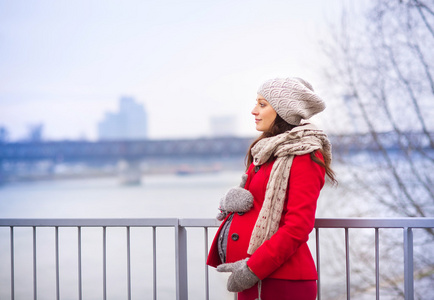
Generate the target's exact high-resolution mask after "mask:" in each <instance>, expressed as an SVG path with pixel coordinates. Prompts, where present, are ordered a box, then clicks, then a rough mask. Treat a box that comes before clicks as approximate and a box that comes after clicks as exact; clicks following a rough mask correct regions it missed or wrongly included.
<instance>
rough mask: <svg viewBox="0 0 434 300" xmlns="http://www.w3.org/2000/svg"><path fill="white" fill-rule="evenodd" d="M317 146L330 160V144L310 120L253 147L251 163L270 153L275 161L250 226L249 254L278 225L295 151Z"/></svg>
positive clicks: (303, 151) (307, 151)
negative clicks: (254, 219) (263, 198)
mask: <svg viewBox="0 0 434 300" xmlns="http://www.w3.org/2000/svg"><path fill="white" fill-rule="evenodd" d="M318 149H322V151H323V152H324V156H325V157H328V158H330V160H331V144H330V142H329V140H328V138H327V135H326V134H325V133H324V132H323V131H322V130H320V129H318V128H317V127H316V126H314V125H313V124H310V123H304V124H302V125H300V126H297V127H295V128H294V129H292V130H290V131H287V132H284V133H281V134H279V135H276V136H273V137H270V138H264V139H262V140H260V141H259V142H258V143H256V145H255V146H254V147H253V148H252V150H251V152H252V155H253V164H254V165H256V166H257V165H262V164H264V163H265V162H267V161H268V159H269V158H270V157H271V155H274V156H275V157H276V161H275V162H274V164H273V167H272V169H271V173H270V179H269V180H268V184H267V188H266V191H265V200H264V203H263V205H262V208H261V211H260V212H259V216H258V219H257V220H256V224H255V227H254V228H253V232H252V236H251V238H250V244H249V248H248V250H247V253H248V254H253V253H254V252H255V251H256V249H258V248H259V246H261V245H262V244H263V243H264V242H265V241H266V240H268V239H270V237H271V236H272V235H273V234H275V233H276V231H277V229H278V228H279V223H280V218H281V216H282V211H283V204H284V202H285V197H286V190H287V185H288V177H289V174H290V171H291V165H292V161H293V159H294V155H303V154H307V153H311V152H313V151H315V150H318Z"/></svg>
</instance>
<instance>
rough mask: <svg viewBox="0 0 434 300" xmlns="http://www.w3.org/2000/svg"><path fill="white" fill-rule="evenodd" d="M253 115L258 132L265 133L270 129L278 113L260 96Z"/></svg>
mask: <svg viewBox="0 0 434 300" xmlns="http://www.w3.org/2000/svg"><path fill="white" fill-rule="evenodd" d="M252 115H254V116H255V123H256V130H258V131H262V132H264V131H267V130H268V129H270V127H271V125H272V124H273V122H274V120H275V119H276V116H277V113H276V111H275V110H274V109H273V108H272V107H271V105H270V104H269V103H268V101H267V100H265V98H264V97H262V96H261V95H259V94H258V97H257V98H256V105H255V107H254V108H253V110H252Z"/></svg>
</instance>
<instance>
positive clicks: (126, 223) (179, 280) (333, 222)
mask: <svg viewBox="0 0 434 300" xmlns="http://www.w3.org/2000/svg"><path fill="white" fill-rule="evenodd" d="M218 225H219V222H218V221H216V220H215V219H176V218H167V219H164V218H163V219H161V218H158V219H0V228H1V227H9V228H10V233H9V235H10V282H11V284H10V295H11V299H12V300H14V299H15V249H14V244H15V240H14V239H15V237H14V235H15V234H14V230H15V228H16V227H30V228H32V229H33V230H32V237H33V238H32V240H33V249H32V253H33V260H32V261H33V274H32V277H33V299H35V300H36V299H37V297H38V290H37V288H38V285H37V274H38V273H37V262H36V261H37V247H36V241H37V234H36V229H37V228H39V227H52V228H54V229H55V231H54V232H55V269H56V271H55V274H56V276H55V280H56V299H60V288H59V282H60V265H59V228H63V227H75V228H77V245H78V249H77V252H78V255H77V257H78V298H79V299H80V300H81V299H82V298H83V295H82V284H83V279H82V228H84V227H99V228H102V229H103V253H102V255H103V299H104V300H105V299H107V292H106V291H107V277H106V274H107V230H106V229H107V228H111V227H123V228H126V234H127V241H126V243H127V245H126V248H127V286H128V288H127V293H128V295H127V299H131V255H130V252H131V248H130V244H131V235H130V228H131V227H150V228H152V256H153V264H152V265H153V283H152V284H153V287H152V290H153V299H157V276H156V274H157V265H156V257H157V251H156V228H159V227H172V228H174V231H175V265H176V266H175V272H176V299H178V300H184V299H188V280H187V278H188V273H187V228H189V227H199V228H203V229H204V240H205V246H204V249H203V251H204V254H205V257H207V254H208V249H209V246H208V239H209V236H208V233H209V232H208V229H209V228H210V227H218ZM323 228H341V229H344V230H345V257H346V259H345V265H346V291H347V299H350V296H351V295H350V286H351V280H350V279H351V278H350V253H349V236H350V235H349V229H350V228H371V229H374V230H375V270H376V275H375V276H376V279H375V281H376V299H379V297H380V295H379V290H380V288H379V286H380V276H379V229H381V228H401V229H403V247H404V291H405V299H406V300H410V299H413V298H414V279H413V228H425V229H428V228H434V218H399V219H367V218H351V219H317V220H316V222H315V237H316V238H315V242H316V262H317V269H318V300H320V299H321V261H320V230H321V229H323ZM204 274H205V276H204V281H205V296H204V298H205V299H209V277H208V267H207V266H206V265H205V263H204Z"/></svg>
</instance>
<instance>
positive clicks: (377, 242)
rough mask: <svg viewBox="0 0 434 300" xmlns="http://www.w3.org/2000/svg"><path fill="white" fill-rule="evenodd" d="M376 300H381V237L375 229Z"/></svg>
mask: <svg viewBox="0 0 434 300" xmlns="http://www.w3.org/2000/svg"><path fill="white" fill-rule="evenodd" d="M375 299H376V300H379V299H380V237H379V231H378V228H375Z"/></svg>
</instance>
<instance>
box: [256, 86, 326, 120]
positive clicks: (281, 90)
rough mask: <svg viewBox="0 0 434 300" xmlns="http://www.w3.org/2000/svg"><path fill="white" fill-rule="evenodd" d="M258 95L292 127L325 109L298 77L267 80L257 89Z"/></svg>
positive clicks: (311, 90) (322, 102)
mask: <svg viewBox="0 0 434 300" xmlns="http://www.w3.org/2000/svg"><path fill="white" fill-rule="evenodd" d="M258 94H259V95H261V96H262V97H264V98H265V100H267V101H268V103H270V105H271V107H273V108H274V110H275V111H276V112H277V114H278V115H279V116H280V117H281V118H282V119H284V120H285V121H286V122H287V123H289V124H292V125H299V124H300V121H301V120H302V119H305V120H306V119H309V118H310V117H312V116H313V115H315V114H317V113H319V112H321V111H323V110H324V109H325V103H324V101H322V99H321V98H320V97H318V95H317V94H315V92H314V91H313V88H312V86H311V85H310V84H309V83H308V82H307V81H305V80H303V79H301V78H298V77H290V78H275V79H270V80H267V81H265V82H264V83H263V84H262V85H261V86H260V87H259V89H258Z"/></svg>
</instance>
